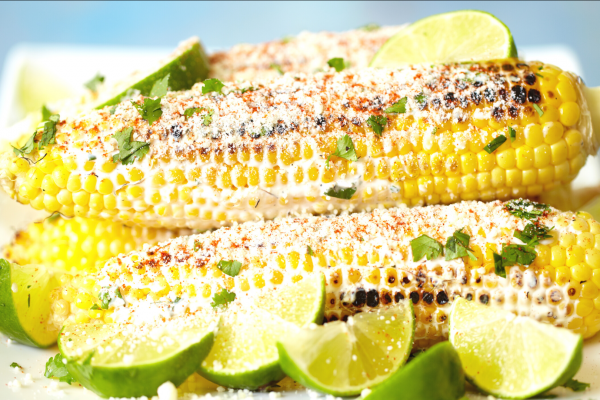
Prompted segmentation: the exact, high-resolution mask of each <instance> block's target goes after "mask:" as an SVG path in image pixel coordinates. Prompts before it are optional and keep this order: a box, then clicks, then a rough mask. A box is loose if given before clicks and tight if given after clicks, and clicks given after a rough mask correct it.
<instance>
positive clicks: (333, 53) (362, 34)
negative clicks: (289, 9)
mask: <svg viewBox="0 0 600 400" xmlns="http://www.w3.org/2000/svg"><path fill="white" fill-rule="evenodd" d="M402 28H403V26H385V27H376V26H366V27H364V28H361V29H355V30H352V31H347V32H339V33H333V32H319V33H313V32H302V33H300V34H298V35H297V36H294V37H286V38H284V39H281V40H275V41H271V42H266V43H260V44H238V45H236V46H234V47H232V48H231V49H229V50H226V51H219V52H216V53H213V54H211V55H210V56H209V60H210V62H209V63H210V71H209V76H210V77H211V78H217V79H220V80H222V81H231V82H237V81H245V80H250V81H257V80H269V79H273V78H277V77H278V76H279V75H280V74H281V73H283V72H304V73H313V72H317V71H319V70H321V69H323V67H325V66H326V65H327V61H328V60H330V59H332V58H335V57H341V58H343V59H344V60H345V61H346V63H347V64H348V65H349V66H350V68H364V67H367V66H368V64H369V61H371V58H373V56H374V55H375V53H376V52H377V50H379V48H380V47H381V46H382V45H383V44H384V43H385V42H386V41H387V40H388V39H389V38H390V37H392V36H393V35H394V34H395V33H397V32H398V31H399V30H400V29H402Z"/></svg>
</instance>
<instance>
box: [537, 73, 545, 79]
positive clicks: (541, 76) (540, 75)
mask: <svg viewBox="0 0 600 400" xmlns="http://www.w3.org/2000/svg"><path fill="white" fill-rule="evenodd" d="M535 74H536V75H537V76H539V77H540V78H542V79H543V78H544V75H542V74H538V73H537V72H536V73H535Z"/></svg>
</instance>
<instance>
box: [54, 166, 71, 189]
mask: <svg viewBox="0 0 600 400" xmlns="http://www.w3.org/2000/svg"><path fill="white" fill-rule="evenodd" d="M70 175H71V174H70V172H69V171H68V170H67V169H66V168H65V167H64V166H61V167H57V168H56V169H55V170H54V171H52V179H53V180H54V183H55V184H56V186H58V187H59V188H61V189H64V188H66V187H67V184H68V183H69V176H70Z"/></svg>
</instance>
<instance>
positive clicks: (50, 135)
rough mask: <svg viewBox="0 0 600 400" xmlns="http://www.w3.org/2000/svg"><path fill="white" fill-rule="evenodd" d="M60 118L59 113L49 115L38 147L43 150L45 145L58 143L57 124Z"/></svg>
mask: <svg viewBox="0 0 600 400" xmlns="http://www.w3.org/2000/svg"><path fill="white" fill-rule="evenodd" d="M59 120H60V116H59V115H58V114H53V115H51V116H50V117H48V121H46V122H44V131H43V132H42V138H41V139H40V141H39V143H38V149H40V150H42V149H43V148H44V146H47V145H49V144H55V143H56V124H58V121H59Z"/></svg>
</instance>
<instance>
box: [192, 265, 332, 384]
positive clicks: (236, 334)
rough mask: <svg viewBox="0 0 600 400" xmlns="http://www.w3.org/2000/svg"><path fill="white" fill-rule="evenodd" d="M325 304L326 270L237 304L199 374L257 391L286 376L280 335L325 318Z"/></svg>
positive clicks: (227, 314) (230, 307) (285, 334)
mask: <svg viewBox="0 0 600 400" xmlns="http://www.w3.org/2000/svg"><path fill="white" fill-rule="evenodd" d="M324 306H325V279H324V277H323V275H321V274H319V275H316V276H312V277H309V278H305V279H303V280H301V281H300V282H298V283H295V284H292V285H289V286H285V287H283V288H281V289H278V290H277V291H276V292H270V291H269V293H267V294H265V295H261V296H260V297H257V298H256V299H254V300H253V301H252V302H251V304H249V305H241V304H240V303H237V304H236V303H231V304H230V305H229V309H228V310H227V312H226V313H225V315H224V316H223V318H222V320H221V324H220V326H219V333H218V335H217V337H216V338H215V344H214V346H213V348H212V350H211V352H210V354H209V355H208V357H206V359H205V360H204V361H203V362H202V365H201V367H200V369H199V370H198V373H199V374H200V375H202V376H204V377H205V378H206V379H208V380H210V381H212V382H215V383H218V384H219V385H223V386H226V387H231V388H238V389H251V390H255V389H258V388H260V387H263V386H266V385H268V384H270V383H272V382H277V381H279V380H281V379H283V377H284V376H285V374H284V373H283V371H282V370H281V367H280V365H279V355H278V354H277V346H276V343H277V340H278V339H279V338H281V337H286V336H289V335H290V334H292V333H293V332H296V331H298V330H299V329H300V327H303V326H305V325H308V324H310V323H321V321H322V320H323V309H324Z"/></svg>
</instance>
